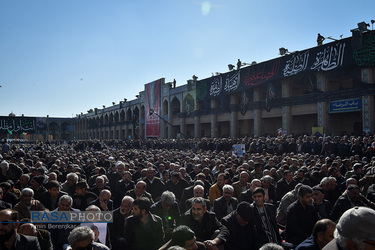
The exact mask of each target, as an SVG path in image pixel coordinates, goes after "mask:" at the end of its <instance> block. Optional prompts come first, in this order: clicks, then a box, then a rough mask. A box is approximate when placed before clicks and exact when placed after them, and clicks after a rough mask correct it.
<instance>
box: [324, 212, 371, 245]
mask: <svg viewBox="0 0 375 250" xmlns="http://www.w3.org/2000/svg"><path fill="white" fill-rule="evenodd" d="M333 235H334V239H333V240H332V241H330V242H329V243H328V244H327V245H326V246H325V247H324V248H323V250H336V249H337V250H338V249H348V250H357V249H374V248H375V211H374V210H373V209H370V208H366V207H354V208H350V209H349V210H347V211H346V212H345V213H344V214H343V215H342V216H341V217H340V220H339V222H338V223H337V225H336V230H335V232H334V234H333Z"/></svg>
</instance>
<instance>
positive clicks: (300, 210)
mask: <svg viewBox="0 0 375 250" xmlns="http://www.w3.org/2000/svg"><path fill="white" fill-rule="evenodd" d="M312 192H313V190H312V188H311V187H309V186H307V185H302V186H301V187H300V188H299V191H298V200H296V201H295V202H293V203H292V204H291V205H290V206H289V207H288V209H287V213H286V225H285V233H286V241H287V242H290V243H292V244H293V245H295V246H296V245H298V244H300V243H301V242H302V241H304V240H305V239H307V238H308V237H309V236H310V235H311V233H312V230H313V227H314V225H315V223H316V222H317V221H318V219H319V217H318V213H317V212H316V210H315V208H314V207H313V206H312Z"/></svg>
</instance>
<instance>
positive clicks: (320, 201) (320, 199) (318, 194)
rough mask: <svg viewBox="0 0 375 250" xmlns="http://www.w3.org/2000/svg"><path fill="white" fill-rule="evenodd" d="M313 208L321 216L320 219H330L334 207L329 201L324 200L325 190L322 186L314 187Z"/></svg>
mask: <svg viewBox="0 0 375 250" xmlns="http://www.w3.org/2000/svg"><path fill="white" fill-rule="evenodd" d="M312 197H313V206H314V207H315V209H316V211H317V212H318V214H319V218H320V219H326V218H329V215H330V214H331V211H332V205H331V203H330V202H329V201H328V200H325V199H324V189H323V188H322V187H321V186H314V187H313V193H312Z"/></svg>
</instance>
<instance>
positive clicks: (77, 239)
mask: <svg viewBox="0 0 375 250" xmlns="http://www.w3.org/2000/svg"><path fill="white" fill-rule="evenodd" d="M94 239H95V234H94V231H92V229H91V228H89V227H86V226H84V227H76V228H74V229H73V230H72V231H71V232H70V234H69V237H68V242H69V247H68V248H67V250H84V249H95V250H109V248H108V247H106V246H105V245H103V244H101V243H97V242H94Z"/></svg>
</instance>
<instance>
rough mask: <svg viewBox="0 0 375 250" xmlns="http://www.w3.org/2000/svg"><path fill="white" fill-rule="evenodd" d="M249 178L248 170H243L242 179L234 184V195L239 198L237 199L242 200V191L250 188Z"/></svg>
mask: <svg viewBox="0 0 375 250" xmlns="http://www.w3.org/2000/svg"><path fill="white" fill-rule="evenodd" d="M248 180H249V173H248V172H246V171H242V172H241V173H240V180H239V181H236V182H234V183H233V184H232V186H233V188H234V197H236V198H237V200H241V193H242V192H245V191H246V190H248V189H249V188H250V186H251V184H250V183H248Z"/></svg>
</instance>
